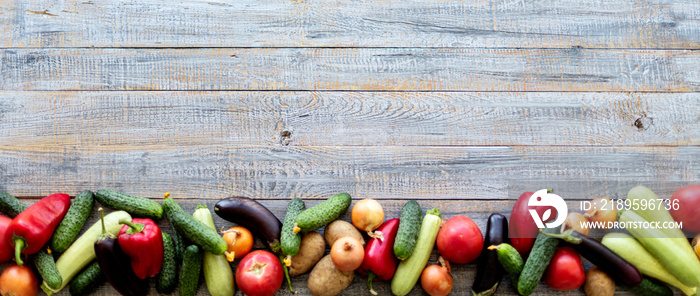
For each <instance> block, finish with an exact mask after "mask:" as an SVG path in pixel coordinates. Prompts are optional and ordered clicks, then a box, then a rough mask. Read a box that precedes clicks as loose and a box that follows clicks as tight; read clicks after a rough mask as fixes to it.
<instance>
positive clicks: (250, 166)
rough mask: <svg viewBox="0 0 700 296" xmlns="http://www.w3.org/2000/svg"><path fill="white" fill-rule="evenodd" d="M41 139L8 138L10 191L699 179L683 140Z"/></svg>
mask: <svg viewBox="0 0 700 296" xmlns="http://www.w3.org/2000/svg"><path fill="white" fill-rule="evenodd" d="M128 142H129V139H123V142H122V143H121V144H116V145H111V146H81V145H75V146H69V145H57V144H50V143H35V144H36V145H34V146H2V147H0V149H1V150H0V152H1V153H0V190H1V191H7V192H9V193H11V194H14V195H19V196H44V195H46V194H48V193H50V192H55V191H64V192H67V193H76V192H78V191H80V190H84V189H91V190H97V189H102V188H113V189H116V190H123V191H126V192H128V193H132V194H137V195H145V196H148V197H153V195H154V194H155V195H156V196H160V194H162V193H164V192H171V193H173V196H179V197H188V198H201V199H218V198H222V197H225V196H229V195H232V194H237V195H244V196H249V197H253V198H259V199H279V198H285V199H286V198H291V197H301V198H306V199H323V198H327V197H329V196H331V195H333V194H336V193H338V192H348V193H350V194H351V195H352V196H353V197H355V198H366V197H371V198H377V199H459V200H462V199H481V200H491V199H515V198H517V196H518V195H520V193H521V192H524V191H534V190H539V189H542V188H555V190H556V192H557V193H559V194H560V195H561V196H563V197H566V198H588V197H592V196H605V195H611V196H613V197H616V196H626V194H627V191H628V190H629V189H630V188H632V187H634V186H635V185H638V184H646V185H648V186H650V187H651V188H652V189H653V190H656V191H658V193H659V194H660V195H661V196H666V197H668V196H670V194H672V193H673V192H674V191H675V190H677V189H678V188H680V186H682V185H687V184H688V183H691V182H697V180H698V179H700V163H698V162H697V159H698V156H699V155H700V147H698V146H682V147H571V146H563V147H547V146H542V147H537V146H533V147H531V146H522V147H505V146H503V147H402V146H381V147H374V146H372V147H334V146H331V147H319V146H310V147H269V146H250V147H236V146H228V145H220V144H217V143H212V144H202V143H200V144H194V143H193V144H190V145H187V146H174V145H170V144H168V143H162V144H159V145H152V146H131V145H129V144H128Z"/></svg>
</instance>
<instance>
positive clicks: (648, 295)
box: [622, 279, 673, 296]
mask: <svg viewBox="0 0 700 296" xmlns="http://www.w3.org/2000/svg"><path fill="white" fill-rule="evenodd" d="M622 287H623V288H624V289H625V290H628V291H630V292H632V294H634V295H637V296H673V291H671V288H669V287H668V286H666V285H664V284H659V283H655V282H653V281H650V280H648V279H642V283H640V284H639V286H636V287H634V288H630V287H625V286H622Z"/></svg>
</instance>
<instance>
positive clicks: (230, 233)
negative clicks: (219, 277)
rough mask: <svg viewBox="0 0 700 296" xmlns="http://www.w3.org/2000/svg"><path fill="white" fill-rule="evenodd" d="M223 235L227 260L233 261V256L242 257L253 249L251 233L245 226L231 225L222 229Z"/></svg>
mask: <svg viewBox="0 0 700 296" xmlns="http://www.w3.org/2000/svg"><path fill="white" fill-rule="evenodd" d="M223 237H224V240H225V241H226V244H227V245H228V250H226V257H227V259H229V261H233V259H234V258H236V259H238V258H243V256H245V255H248V253H250V250H252V249H253V243H254V239H253V234H252V233H250V231H249V230H248V229H246V228H245V227H241V226H236V227H231V228H229V229H228V230H226V231H224V235H223Z"/></svg>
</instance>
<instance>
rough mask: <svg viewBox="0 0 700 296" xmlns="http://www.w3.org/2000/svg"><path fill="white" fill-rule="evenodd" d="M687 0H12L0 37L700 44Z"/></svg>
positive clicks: (132, 43) (210, 42)
mask: <svg viewBox="0 0 700 296" xmlns="http://www.w3.org/2000/svg"><path fill="white" fill-rule="evenodd" d="M699 14H700V4H698V2H697V1H693V0H676V1H658V0H642V1H627V0H610V1H605V0H592V1H576V0H560V1H430V0H419V1H408V2H404V1H342V2H328V1H320V0H304V1H301V0H299V1H288V0H274V1H265V2H264V3H262V2H259V1H253V0H242V1H197V0H186V1H178V2H166V3H163V2H161V1H157V0H143V1H134V0H129V1H120V2H118V3H116V2H104V1H58V2H46V1H37V0H31V1H20V0H6V1H3V5H2V6H1V7H0V31H2V32H3V33H4V34H2V35H1V36H0V47H93V46H94V47H144V46H146V47H183V46H184V47H397V46H398V47H517V48H533V47H534V48H542V47H546V48H566V47H578V46H582V47H589V48H683V49H690V48H700V19H699V18H698V15H699Z"/></svg>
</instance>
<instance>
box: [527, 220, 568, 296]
mask: <svg viewBox="0 0 700 296" xmlns="http://www.w3.org/2000/svg"><path fill="white" fill-rule="evenodd" d="M544 232H545V233H551V234H556V233H559V228H558V227H554V228H545V229H544ZM558 245H559V239H558V238H554V237H550V236H546V235H544V234H542V233H540V234H538V235H537V238H536V239H535V245H534V246H533V247H532V251H531V252H530V256H529V257H528V258H527V261H526V262H525V265H524V266H523V272H521V273H520V278H519V279H518V293H520V295H523V296H527V295H530V294H531V293H532V292H533V291H534V290H535V288H536V287H537V284H538V283H539V282H540V279H542V275H544V272H545V270H547V266H549V262H550V261H552V258H553V257H554V253H556V251H557V246H558Z"/></svg>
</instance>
